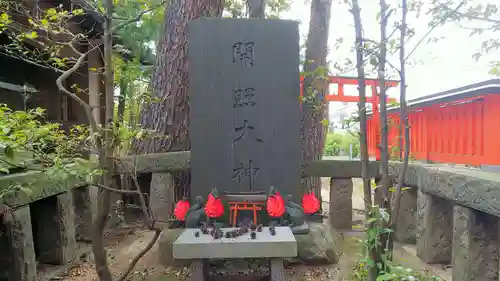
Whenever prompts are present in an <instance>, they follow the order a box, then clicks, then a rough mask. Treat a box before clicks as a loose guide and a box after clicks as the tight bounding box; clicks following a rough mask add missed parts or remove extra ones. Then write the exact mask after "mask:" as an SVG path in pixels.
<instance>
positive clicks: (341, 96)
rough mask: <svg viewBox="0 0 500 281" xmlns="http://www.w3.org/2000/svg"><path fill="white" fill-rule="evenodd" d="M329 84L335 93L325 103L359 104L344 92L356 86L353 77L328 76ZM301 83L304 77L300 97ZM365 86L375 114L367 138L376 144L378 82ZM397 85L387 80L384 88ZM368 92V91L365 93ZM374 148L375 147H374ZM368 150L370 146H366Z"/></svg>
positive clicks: (378, 117)
mask: <svg viewBox="0 0 500 281" xmlns="http://www.w3.org/2000/svg"><path fill="white" fill-rule="evenodd" d="M328 79H329V83H330V84H336V85H337V86H338V92H337V93H328V94H327V95H326V96H325V99H326V101H328V102H332V101H338V102H359V96H346V95H345V92H344V86H345V85H358V78H355V77H341V76H330V77H328ZM303 81H304V77H300V96H301V97H302V96H303V91H304V87H303ZM365 84H366V86H367V87H368V86H369V87H370V88H371V96H367V97H366V103H367V104H368V103H371V104H372V111H373V112H374V113H375V115H374V118H373V119H372V120H370V124H371V125H370V126H368V131H369V132H368V136H371V138H369V139H368V140H369V141H374V142H375V144H376V143H378V141H379V137H380V120H379V119H380V114H379V109H378V108H379V102H380V100H379V95H377V87H378V80H377V79H365ZM398 85H399V81H395V80H387V81H386V84H385V86H386V87H387V88H389V87H397V86H398ZM367 92H368V91H367ZM396 101H397V100H396V99H395V98H388V99H387V102H396ZM375 147H376V145H375ZM368 148H369V149H370V145H368ZM369 152H373V155H374V156H375V157H376V159H380V151H379V150H378V149H376V150H373V151H369Z"/></svg>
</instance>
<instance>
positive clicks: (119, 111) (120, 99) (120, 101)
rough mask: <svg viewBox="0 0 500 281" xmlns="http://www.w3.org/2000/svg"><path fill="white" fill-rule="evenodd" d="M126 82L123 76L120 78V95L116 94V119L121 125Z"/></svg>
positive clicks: (125, 97) (126, 87)
mask: <svg viewBox="0 0 500 281" xmlns="http://www.w3.org/2000/svg"><path fill="white" fill-rule="evenodd" d="M127 93H128V83H127V80H126V79H125V78H123V77H121V78H120V95H119V96H118V109H117V114H116V117H117V119H118V120H117V121H118V123H119V124H120V125H121V123H123V121H124V120H123V115H124V114H125V101H126V100H127Z"/></svg>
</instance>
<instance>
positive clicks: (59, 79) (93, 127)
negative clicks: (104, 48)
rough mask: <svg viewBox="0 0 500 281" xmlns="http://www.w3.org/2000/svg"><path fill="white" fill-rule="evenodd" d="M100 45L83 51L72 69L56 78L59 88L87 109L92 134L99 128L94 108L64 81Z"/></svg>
mask: <svg viewBox="0 0 500 281" xmlns="http://www.w3.org/2000/svg"><path fill="white" fill-rule="evenodd" d="M98 47H99V45H96V46H94V47H93V48H92V49H90V50H88V51H87V52H85V53H83V54H82V55H81V56H80V57H79V58H78V60H77V61H76V63H75V64H74V65H73V66H72V67H71V68H70V69H68V70H66V71H65V72H64V73H63V74H62V75H61V76H59V77H57V79H56V85H57V87H58V88H59V90H60V91H62V92H63V93H65V94H67V95H68V96H70V97H71V98H72V99H73V100H75V101H76V102H78V103H79V104H80V105H81V106H82V107H83V109H84V110H85V114H86V115H87V118H88V120H89V125H90V128H91V134H94V133H97V132H98V130H99V128H98V127H97V123H96V120H95V119H94V116H93V115H92V108H91V107H90V106H89V105H88V104H87V103H86V102H85V101H84V100H82V99H81V98H80V97H79V96H78V95H77V94H75V93H72V92H70V91H68V90H67V89H66V88H65V87H64V85H63V82H64V81H65V80H66V79H67V78H68V77H69V76H70V75H71V74H72V73H74V72H75V71H77V70H78V68H80V66H81V65H82V64H83V62H84V60H85V58H86V57H87V55H88V54H89V53H90V52H92V51H94V50H95V49H97V48H98Z"/></svg>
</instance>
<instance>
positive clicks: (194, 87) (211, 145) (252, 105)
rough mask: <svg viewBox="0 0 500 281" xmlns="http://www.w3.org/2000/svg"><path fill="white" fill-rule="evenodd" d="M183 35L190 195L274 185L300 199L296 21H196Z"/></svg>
mask: <svg viewBox="0 0 500 281" xmlns="http://www.w3.org/2000/svg"><path fill="white" fill-rule="evenodd" d="M188 34H189V36H188V42H189V43H188V57H189V59H190V62H191V69H190V88H189V99H190V105H191V109H190V110H191V111H190V112H191V115H190V118H191V125H190V126H191V127H190V135H191V175H192V177H191V178H192V182H191V197H192V198H191V199H193V198H194V197H196V196H203V197H206V196H207V195H208V194H209V193H210V190H211V188H212V187H213V186H216V187H217V189H218V190H219V191H221V192H224V191H226V192H234V193H244V192H258V191H267V190H268V189H269V186H271V185H274V186H275V187H276V188H278V190H279V191H280V192H281V193H282V194H289V193H290V194H292V195H293V199H294V201H300V197H299V196H300V190H299V189H300V188H299V186H300V169H301V162H300V161H301V154H300V104H299V95H300V80H299V78H300V74H299V32H298V23H297V22H295V21H284V20H271V19H198V20H194V21H191V22H190V24H189V33H188Z"/></svg>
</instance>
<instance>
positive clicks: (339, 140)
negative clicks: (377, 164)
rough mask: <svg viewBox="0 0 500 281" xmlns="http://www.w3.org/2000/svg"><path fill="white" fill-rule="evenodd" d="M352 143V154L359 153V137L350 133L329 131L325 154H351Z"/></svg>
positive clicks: (356, 155)
mask: <svg viewBox="0 0 500 281" xmlns="http://www.w3.org/2000/svg"><path fill="white" fill-rule="evenodd" d="M351 144H352V156H353V157H358V155H359V138H358V137H357V136H355V135H353V134H350V133H328V135H327V136H326V141H325V150H324V155H325V156H341V155H349V146H350V145H351Z"/></svg>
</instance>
